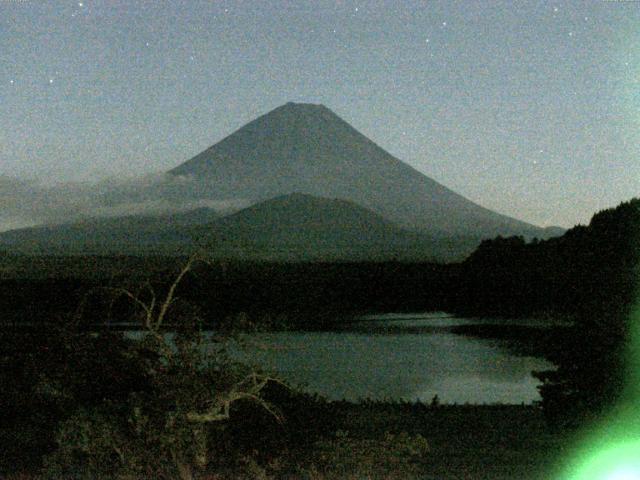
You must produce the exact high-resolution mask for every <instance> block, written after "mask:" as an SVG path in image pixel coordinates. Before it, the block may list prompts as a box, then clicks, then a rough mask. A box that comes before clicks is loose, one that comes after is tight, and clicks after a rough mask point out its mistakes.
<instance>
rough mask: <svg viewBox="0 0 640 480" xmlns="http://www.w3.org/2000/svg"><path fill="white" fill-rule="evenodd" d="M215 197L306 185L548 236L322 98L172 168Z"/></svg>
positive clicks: (463, 231)
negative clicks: (438, 176)
mask: <svg viewBox="0 0 640 480" xmlns="http://www.w3.org/2000/svg"><path fill="white" fill-rule="evenodd" d="M169 174H171V175H176V176H188V177H191V178H192V179H193V180H195V181H196V182H197V183H198V184H199V185H200V188H202V189H204V190H205V191H206V192H207V194H208V195H209V196H211V197H214V198H217V199H221V200H222V199H232V198H245V199H247V198H248V199H253V200H254V201H256V202H257V201H261V200H266V199H269V198H272V197H276V196H279V195H286V194H289V193H292V192H303V193H306V194H310V195H316V196H321V197H328V198H339V199H344V200H348V201H352V202H355V203H357V204H359V205H362V206H363V207H366V208H368V209H371V210H373V211H374V212H376V213H378V214H380V215H382V216H384V217H386V218H388V219H389V220H391V221H393V222H396V223H397V224H399V225H401V226H402V227H405V228H409V229H412V230H417V231H422V232H428V233H430V234H437V235H444V236H452V235H455V236H465V237H477V238H481V237H493V236H496V235H499V234H500V235H525V236H529V237H531V236H541V237H543V236H546V235H545V231H544V230H543V229H541V228H538V227H535V226H533V225H531V224H528V223H525V222H522V221H519V220H516V219H513V218H510V217H507V216H505V215H501V214H498V213H496V212H493V211H491V210H488V209H486V208H483V207H481V206H479V205H477V204H475V203H473V202H471V201H470V200H467V199H466V198H464V197H463V196H461V195H459V194H457V193H455V192H453V191H452V190H450V189H448V188H446V187H445V186H443V185H441V184H439V183H438V182H436V181H435V180H432V179H431V178H429V177H427V176H426V175H423V174H422V173H420V172H418V171H417V170H415V169H414V168H412V167H410V166H409V165H407V164H405V163H403V162H402V161H400V160H398V159H397V158H395V157H394V156H392V155H391V154H389V153H388V152H386V151H385V150H383V149H382V148H381V147H379V146H378V145H376V144H375V143H374V142H372V141H371V140H369V139H368V138H367V137H365V136H364V135H363V134H361V133H360V132H358V131H357V130H356V129H355V128H353V127H352V126H351V125H349V124H348V123H347V122H345V121H344V120H342V119H341V118H340V117H339V116H338V115H336V114H335V113H333V112H332V111H331V110H330V109H328V108H327V107H325V106H323V105H314V104H300V103H287V104H285V105H283V106H280V107H278V108H276V109H275V110H272V111H271V112H269V113H267V114H265V115H262V116H261V117H258V118H257V119H255V120H253V121H252V122H250V123H248V124H246V125H245V126H243V127H242V128H240V129H239V130H237V131H236V132H234V133H232V134H231V135H229V136H228V137H226V138H224V139H223V140H222V141H220V142H218V143H216V144H215V145H213V146H212V147H210V148H208V149H207V150H205V151H203V152H202V153H200V154H198V155H196V156H195V157H194V158H192V159H191V160H188V161H187V162H185V163H183V164H182V165H180V166H178V167H177V168H175V169H173V170H171V171H170V172H169Z"/></svg>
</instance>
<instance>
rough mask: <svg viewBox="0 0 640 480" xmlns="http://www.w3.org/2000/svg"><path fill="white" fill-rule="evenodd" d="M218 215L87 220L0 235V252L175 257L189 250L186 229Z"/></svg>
mask: <svg viewBox="0 0 640 480" xmlns="http://www.w3.org/2000/svg"><path fill="white" fill-rule="evenodd" d="M216 218H218V214H217V213H216V212H215V211H214V210H211V209H208V208H201V209H195V210H191V211H188V212H181V213H173V214H165V215H129V216H123V217H112V218H89V219H86V220H81V221H77V222H73V223H67V224H62V225H45V226H37V227H31V228H22V229H18V230H10V231H7V232H2V233H0V249H3V250H6V251H8V252H11V253H27V254H61V255H66V254H79V253H83V254H123V255H131V254H149V253H155V254H174V253H179V252H180V251H181V249H184V248H190V246H191V245H192V239H191V237H190V235H189V233H188V232H189V229H190V228H191V227H193V225H197V224H202V223H207V222H211V221H213V220H214V219H216Z"/></svg>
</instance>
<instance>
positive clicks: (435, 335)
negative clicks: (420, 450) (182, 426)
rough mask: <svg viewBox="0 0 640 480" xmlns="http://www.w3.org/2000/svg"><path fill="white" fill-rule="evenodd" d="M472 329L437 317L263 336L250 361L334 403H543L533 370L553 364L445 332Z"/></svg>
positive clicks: (455, 320)
mask: <svg viewBox="0 0 640 480" xmlns="http://www.w3.org/2000/svg"><path fill="white" fill-rule="evenodd" d="M469 323H473V322H472V321H470V320H466V319H459V318H454V317H445V316H437V317H436V316H433V315H430V316H424V317H422V318H420V317H416V316H413V317H411V318H397V317H396V318H388V317H387V318H382V319H376V318H367V319H365V320H364V321H363V322H362V323H359V324H355V325H352V326H351V327H350V328H348V329H345V330H343V331H340V332H318V333H316V332H313V333H308V332H305V333H297V332H296V333H291V332H286V333H270V334H262V335H257V336H255V337H254V340H255V341H256V342H257V343H259V344H261V345H262V347H263V348H260V349H253V350H252V351H251V354H250V355H249V357H250V358H251V360H252V361H253V362H255V363H257V364H259V365H261V366H263V367H264V368H267V369H272V370H275V371H277V372H279V373H280V375H282V376H283V377H284V378H285V379H287V380H289V381H290V382H292V383H293V384H295V385H299V386H301V387H302V388H303V389H305V390H306V391H309V392H315V393H319V394H320V395H322V396H325V397H327V398H329V399H336V400H338V399H347V400H358V399H363V398H371V399H376V400H385V399H391V400H408V401H413V400H421V401H426V402H428V401H430V400H431V399H432V398H433V397H434V395H436V394H437V395H438V397H439V399H440V400H441V401H442V402H447V403H495V402H501V403H522V402H524V403H530V402H532V401H535V400H538V399H539V395H538V392H537V389H536V386H537V384H538V382H537V381H536V380H535V379H534V378H533V377H532V376H531V371H532V370H545V369H549V368H551V365H550V364H549V363H548V362H546V361H544V360H542V359H539V358H533V357H522V356H515V355H512V354H510V353H509V352H507V351H506V350H504V349H502V348H500V347H497V346H495V345H493V344H492V343H491V342H487V341H484V340H478V339H473V338H468V337H464V336H460V335H455V334H452V333H449V332H448V331H447V329H448V328H450V327H453V326H457V325H462V324H469ZM416 328H419V329H423V330H425V331H428V333H415V329H416ZM367 329H369V331H366V330H367ZM429 329H430V330H429ZM381 333H383V334H381Z"/></svg>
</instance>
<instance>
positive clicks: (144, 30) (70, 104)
mask: <svg viewBox="0 0 640 480" xmlns="http://www.w3.org/2000/svg"><path fill="white" fill-rule="evenodd" d="M639 81H640V2H635V1H584V2H583V1H575V2H561V1H557V2H555V1H541V2H537V1H536V2H533V1H531V2H513V1H512V0H509V1H505V2H495V1H494V2H484V1H483V2H480V1H477V2H476V1H470V0H464V1H442V2H441V1H425V2H417V1H405V2H400V1H398V0H393V1H387V2H383V1H376V2H365V1H359V2H358V1H339V2H327V1H311V2H302V1H297V0H296V1H293V0H292V1H280V2H275V1H271V2H268V1H255V2H249V1H244V2H239V1H238V2H222V1H208V2H204V1H192V0H188V1H186V0H185V1H178V0H172V1H155V0H154V1H145V2H142V1H121V0H104V1H92V0H86V1H84V0H83V1H81V2H78V1H76V2H70V1H69V2H67V1H53V0H51V1H44V0H43V1H35V0H34V1H29V0H0V175H8V176H18V177H21V178H29V179H37V180H40V181H46V182H52V181H54V182H61V181H79V180H97V179H101V178H104V177H107V176H118V177H120V176H127V177H131V176H136V175H142V174H146V173H150V172H157V171H163V170H167V169H169V168H171V167H174V166H176V165H178V164H180V163H182V162H184V161H185V160H187V159H189V158H190V157H192V156H193V155H195V154H197V153H199V152H200V151H201V150H203V149H205V148H207V147H208V146H210V145H212V144H213V143H215V142H217V141H219V140H220V139H222V138H223V137H224V136H226V135H228V134H229V133H231V132H232V131H234V130H235V129H237V128H238V127H240V126H242V125H243V124H244V123H246V122H248V121H250V120H252V119H253V118H254V117H256V116H257V115H260V114H263V113H266V112H267V111H269V110H271V109H273V108H275V107H277V106H279V105H281V104H283V103H285V102H287V101H296V102H311V103H322V104H324V105H326V106H327V107H329V108H331V109H332V110H333V111H334V112H336V113H337V114H338V115H340V116H341V117H342V118H343V119H345V120H346V121H348V122H349V123H351V124H352V125H353V126H354V127H355V128H357V129H358V130H360V131H361V132H362V133H364V134H365V135H367V136H368V137H369V138H371V139H372V140H374V141H375V142H376V143H378V144H379V145H380V146H381V147H383V148H385V149H386V150H388V151H389V152H390V153H392V154H394V155H395V156H397V157H398V158H400V159H401V160H403V161H405V162H407V163H409V164H410V165H412V166H413V167H415V168H417V169H418V170H420V171H421V172H423V173H425V174H427V175H428V176H430V177H432V178H434V179H435V180H437V181H439V182H441V183H443V184H444V185H446V186H448V187H450V188H452V189H453V190H455V191H457V192H459V193H461V194H463V195H465V196H466V197H468V198H469V199H471V200H474V201H476V202H478V203H480V204H482V205H484V206H486V207H488V208H492V209H494V210H497V211H499V212H501V213H505V214H508V215H511V216H514V217H517V218H520V219H523V220H526V221H529V222H533V223H536V224H539V225H543V226H544V225H554V224H556V225H562V226H572V225H574V224H575V223H578V222H582V223H584V222H587V221H588V219H589V218H590V216H591V214H592V213H593V212H595V211H596V210H599V209H602V208H605V207H609V206H614V205H616V204H617V203H619V202H620V201H623V200H628V199H630V198H631V197H633V196H638V195H640V188H639V187H640V155H639V153H640V129H639V126H640V125H639V123H640V83H639Z"/></svg>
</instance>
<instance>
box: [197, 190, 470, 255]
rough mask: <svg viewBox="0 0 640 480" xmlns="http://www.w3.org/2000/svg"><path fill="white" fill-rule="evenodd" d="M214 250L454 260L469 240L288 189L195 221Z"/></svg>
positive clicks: (466, 249)
mask: <svg viewBox="0 0 640 480" xmlns="http://www.w3.org/2000/svg"><path fill="white" fill-rule="evenodd" d="M193 236H194V237H195V238H198V239H199V241H200V242H202V243H204V244H207V245H211V247H212V251H213V252H214V254H217V255H228V256H231V257H240V258H243V257H244V258H259V259H268V260H279V261H283V260H284V261H291V260H323V261H331V260H350V261H354V260H389V259H394V258H395V259H403V260H423V261H424V260H433V259H437V260H440V261H442V260H449V261H452V260H460V259H462V258H464V256H465V254H468V253H470V252H471V251H472V249H473V248H474V247H475V245H477V240H475V239H464V238H437V237H434V236H430V235H426V234H421V233H418V232H413V231H410V230H407V229H405V228H402V227H400V226H399V225H397V224H395V223H394V222H391V221H389V220H387V219H385V218H383V217H382V216H381V215H379V214H377V213H375V212H373V211H371V210H369V209H367V208H364V207H361V206H359V205H357V204H355V203H353V202H350V201H347V200H340V199H328V198H320V197H315V196H312V195H307V194H301V193H294V194H290V195H282V196H279V197H276V198H272V199H270V200H267V201H264V202H260V203H258V204H256V205H253V206H251V207H248V208H246V209H244V210H241V211H239V212H237V213H235V214H232V215H229V216H227V217H224V218H221V219H219V220H216V221H215V222H213V223H211V224H208V225H204V226H198V227H196V228H195V229H193Z"/></svg>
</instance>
